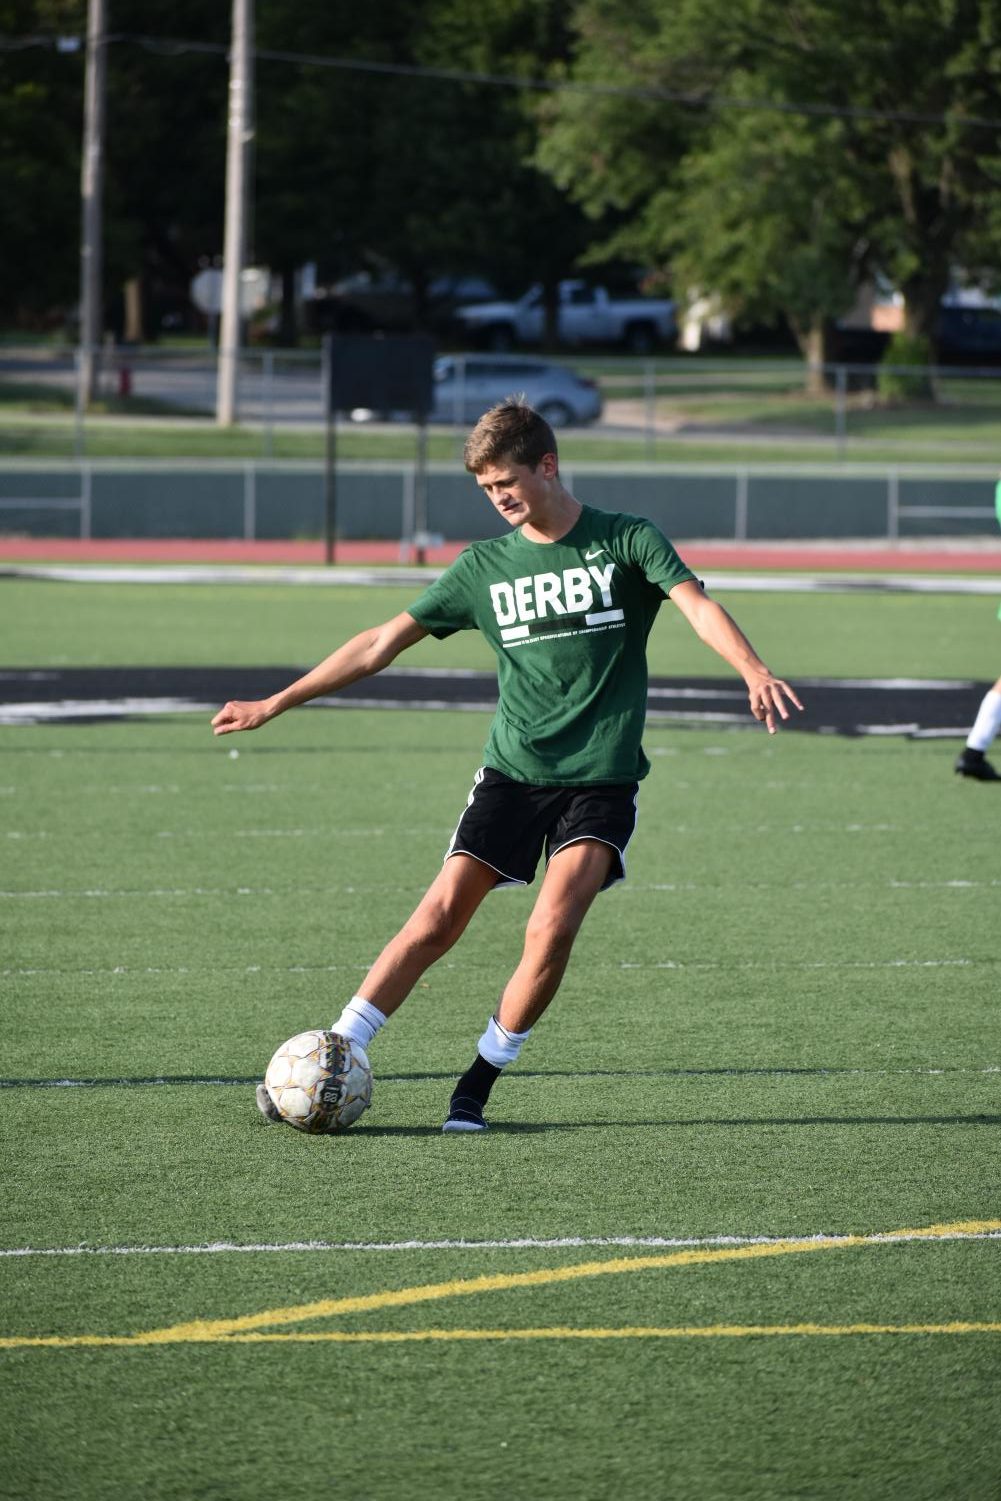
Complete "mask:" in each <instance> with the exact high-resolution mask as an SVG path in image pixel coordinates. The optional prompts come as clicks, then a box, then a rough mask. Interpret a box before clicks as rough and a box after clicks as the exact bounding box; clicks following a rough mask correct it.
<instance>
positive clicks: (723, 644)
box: [670, 580, 803, 735]
mask: <svg viewBox="0 0 1001 1501" xmlns="http://www.w3.org/2000/svg"><path fill="white" fill-rule="evenodd" d="M670 598H671V601H672V603H674V604H676V605H677V606H678V609H679V610H680V611H681V613H682V614H683V615H684V617H685V619H686V620H687V621H688V623H689V625H690V626H691V627H692V629H693V630H694V631H695V633H696V635H697V636H698V637H699V640H700V641H704V642H705V644H706V646H711V647H712V649H713V651H714V652H717V653H718V654H719V656H721V657H722V658H723V660H724V661H725V662H729V664H730V666H731V667H733V668H734V669H735V670H736V671H737V672H739V673H740V675H741V677H742V678H743V679H744V682H745V683H746V684H747V694H748V698H749V700H750V704H751V713H752V714H753V715H754V717H755V719H758V720H760V721H761V722H762V723H763V724H764V725H765V726H766V727H767V729H768V733H769V735H774V734H775V730H776V728H777V725H776V718H775V716H776V715H778V716H779V719H788V718H789V710H788V708H787V707H786V700H788V701H789V703H791V704H795V706H796V708H797V709H802V707H803V705H802V704H801V703H800V701H799V699H798V698H797V697H796V695H795V693H794V692H793V690H792V689H791V688H790V687H789V684H788V683H787V682H785V681H784V680H783V679H782V678H777V677H775V675H774V674H773V673H772V672H771V671H770V670H769V669H768V668H767V667H766V666H765V664H764V662H762V660H761V658H760V657H759V656H758V654H757V652H756V651H755V650H754V647H753V646H752V645H751V643H750V641H748V639H747V637H746V636H745V635H744V633H743V631H742V630H741V629H740V627H739V626H738V624H737V622H736V621H735V620H734V619H733V618H732V617H731V616H730V615H728V614H727V612H726V611H725V610H724V608H723V606H722V605H718V604H717V603H716V601H715V600H714V599H710V598H709V596H708V595H707V594H706V593H705V592H704V591H703V590H702V589H701V588H700V587H699V585H698V584H696V583H693V582H692V581H691V580H688V581H686V582H685V583H684V584H676V585H675V587H674V588H673V589H672V590H671V594H670Z"/></svg>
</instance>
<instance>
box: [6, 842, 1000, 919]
mask: <svg viewBox="0 0 1001 1501" xmlns="http://www.w3.org/2000/svg"><path fill="white" fill-rule="evenodd" d="M846 827H850V826H846ZM856 827H857V826H856ZM286 832H287V831H286ZM342 832H343V831H342ZM368 832H371V831H368ZM435 832H436V833H437V832H438V830H435ZM689 832H691V831H689ZM156 837H157V838H160V839H163V838H167V837H171V836H168V835H167V834H166V833H164V832H161V833H159V834H158V835H157V836H156ZM174 837H176V836H174ZM867 886H868V887H869V889H871V890H874V891H882V890H888V891H990V890H995V889H996V888H997V887H999V886H1001V878H999V877H997V876H995V877H991V878H988V879H986V880H982V881H975V880H968V879H966V878H956V879H953V880H949V881H900V880H896V879H895V878H894V877H892V876H891V877H890V878H889V880H886V881H873V882H871V883H867V882H865V881H862V880H858V881H735V882H733V883H732V885H731V886H725V884H724V885H723V886H721V885H719V884H715V883H714V884H709V885H707V884H704V883H700V882H698V881H653V882H649V883H645V884H643V883H639V882H633V883H632V884H627V885H625V886H623V887H621V888H619V889H617V890H616V892H615V896H614V900H615V901H623V900H626V899H628V898H629V897H630V896H633V895H639V894H641V893H643V892H649V891H686V892H696V891H713V892H718V891H720V890H722V889H727V890H731V889H734V890H739V891H845V890H851V891H859V890H861V889H862V888H864V887H867ZM423 889H424V888H423V886H422V885H421V884H420V883H414V884H413V885H406V886H399V885H382V884H376V885H365V886H338V885H329V886H295V887H282V888H277V887H274V886H153V887H149V886H147V887H138V886H134V887H100V886H97V887H76V888H72V887H56V886H52V887H44V888H41V889H38V890H33V889H29V890H24V891H13V890H10V889H7V890H0V901H38V900H46V901H67V900H70V899H73V898H76V897H88V898H91V899H99V898H108V899H110V898H115V899H119V898H123V897H133V898H139V899H140V900H143V901H145V900H146V898H147V897H189V896H198V897H202V896H213V897H215V896H221V897H233V896H274V897H282V898H284V897H290V896H292V897H299V896H344V895H347V896H355V895H372V894H373V893H375V892H378V893H381V894H383V895H387V894H395V893H400V892H405V891H417V890H423Z"/></svg>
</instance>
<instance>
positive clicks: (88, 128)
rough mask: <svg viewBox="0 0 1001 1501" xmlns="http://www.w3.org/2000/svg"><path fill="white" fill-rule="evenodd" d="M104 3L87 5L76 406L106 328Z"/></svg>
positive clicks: (90, 387)
mask: <svg viewBox="0 0 1001 1501" xmlns="http://www.w3.org/2000/svg"><path fill="white" fill-rule="evenodd" d="M105 32H106V27H105V0H88V7H87V58H86V72H85V76H84V96H83V98H84V103H83V153H82V159H81V163H80V206H81V227H80V331H79V351H78V364H77V406H78V408H79V409H80V410H81V411H82V410H84V409H85V408H86V407H88V406H90V404H91V402H92V401H93V400H94V397H95V395H96V394H97V392H96V385H97V360H98V351H99V348H100V343H101V334H102V330H103V324H104V316H103V305H102V297H101V274H102V261H103V257H102V254H101V200H102V196H103V191H104V96H105V72H106V68H105V64H106V60H107V38H106V35H105Z"/></svg>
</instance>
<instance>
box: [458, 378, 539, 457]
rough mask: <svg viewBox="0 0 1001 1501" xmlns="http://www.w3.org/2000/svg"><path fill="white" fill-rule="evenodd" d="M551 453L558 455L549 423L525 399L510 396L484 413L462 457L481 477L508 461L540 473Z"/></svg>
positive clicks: (470, 436) (468, 439) (467, 441)
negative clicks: (491, 465) (487, 469)
mask: <svg viewBox="0 0 1001 1501" xmlns="http://www.w3.org/2000/svg"><path fill="white" fill-rule="evenodd" d="M547 453H551V454H555V453H556V438H555V437H554V435H553V430H552V428H551V427H550V426H549V423H548V422H547V421H546V419H545V418H544V417H540V416H539V414H538V412H536V411H533V409H532V408H531V407H530V406H529V405H528V403H527V402H526V401H525V400H524V399H523V398H521V397H517V396H509V397H508V398H507V399H506V400H505V401H502V402H500V403H499V404H498V405H497V406H495V407H491V408H490V410H489V412H484V413H483V416H482V417H481V418H480V420H479V422H477V424H476V426H475V427H474V428H473V430H472V432H471V433H470V434H469V437H468V438H467V439H466V446H465V448H464V449H463V454H462V457H463V459H464V461H465V465H466V468H467V469H468V471H469V473H470V474H481V473H482V472H483V470H484V469H486V468H487V467H488V466H489V465H490V464H497V463H500V462H501V461H502V460H504V459H507V460H508V461H509V462H510V463H512V464H527V465H528V467H529V468H530V469H536V468H538V465H539V463H540V461H541V460H542V458H543V455H545V454H547Z"/></svg>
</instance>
